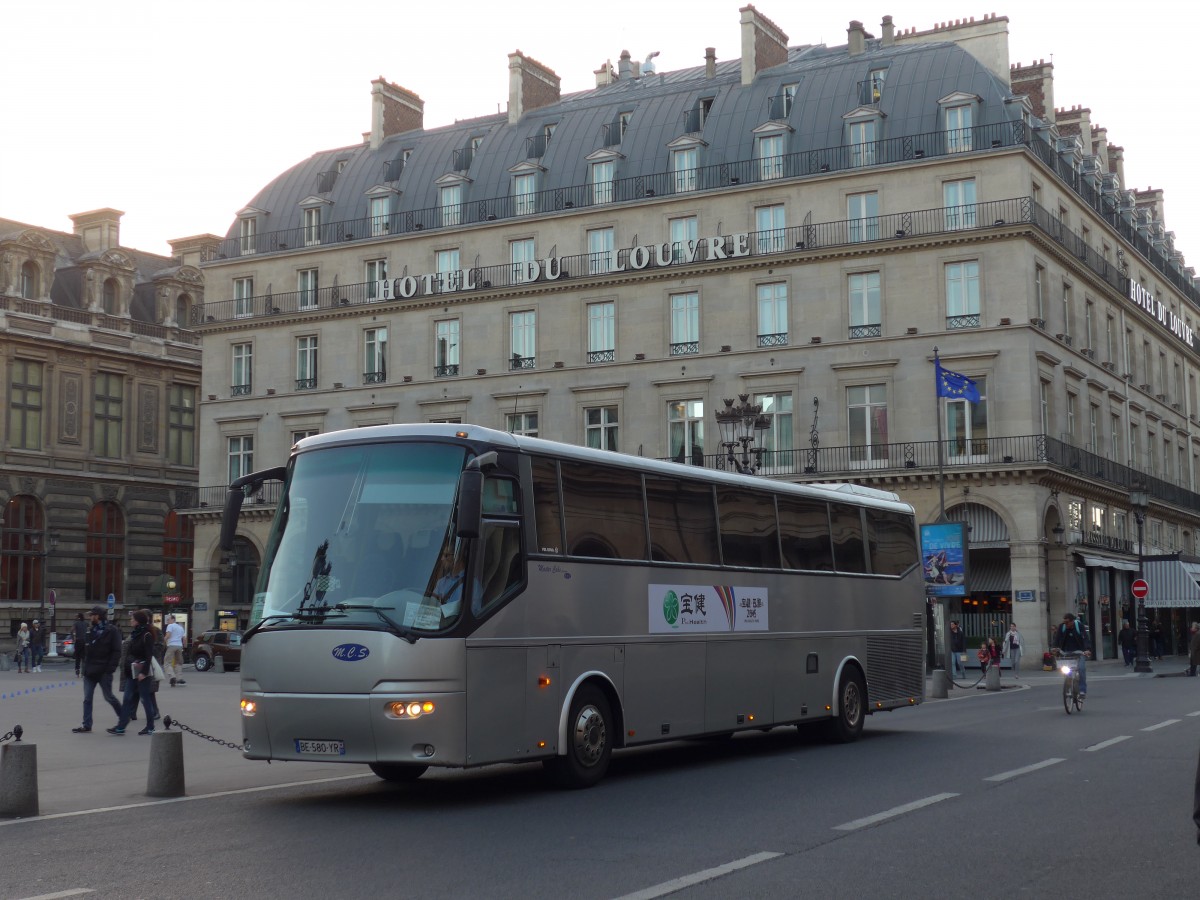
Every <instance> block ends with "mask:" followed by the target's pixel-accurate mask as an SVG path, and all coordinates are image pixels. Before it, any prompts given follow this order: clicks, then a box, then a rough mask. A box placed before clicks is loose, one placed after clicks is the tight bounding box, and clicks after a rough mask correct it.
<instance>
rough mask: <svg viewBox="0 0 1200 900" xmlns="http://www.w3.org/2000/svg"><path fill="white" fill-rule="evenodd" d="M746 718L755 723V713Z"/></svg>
mask: <svg viewBox="0 0 1200 900" xmlns="http://www.w3.org/2000/svg"><path fill="white" fill-rule="evenodd" d="M746 718H747V719H749V720H750V721H751V722H753V721H754V713H750V715H748V716H746Z"/></svg>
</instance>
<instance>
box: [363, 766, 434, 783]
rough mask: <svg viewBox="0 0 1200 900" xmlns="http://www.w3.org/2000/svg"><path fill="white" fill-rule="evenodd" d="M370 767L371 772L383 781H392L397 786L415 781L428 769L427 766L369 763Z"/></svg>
mask: <svg viewBox="0 0 1200 900" xmlns="http://www.w3.org/2000/svg"><path fill="white" fill-rule="evenodd" d="M370 766H371V771H372V772H374V773H375V774H376V775H378V776H379V777H380V778H382V779H383V780H384V781H393V782H396V783H397V784H405V783H407V782H409V781H416V780H417V779H418V778H420V777H421V776H422V775H424V774H425V770H426V769H428V768H429V766H422V765H419V764H416V763H370Z"/></svg>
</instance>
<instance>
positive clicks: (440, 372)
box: [433, 363, 458, 378]
mask: <svg viewBox="0 0 1200 900" xmlns="http://www.w3.org/2000/svg"><path fill="white" fill-rule="evenodd" d="M457 374H458V363H451V364H449V365H445V366H434V367H433V377H434V378H452V377H453V376H455V375H457Z"/></svg>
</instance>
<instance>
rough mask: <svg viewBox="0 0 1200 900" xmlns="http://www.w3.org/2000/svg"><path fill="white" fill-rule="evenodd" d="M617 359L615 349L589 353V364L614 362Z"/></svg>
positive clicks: (590, 351)
mask: <svg viewBox="0 0 1200 900" xmlns="http://www.w3.org/2000/svg"><path fill="white" fill-rule="evenodd" d="M616 358H617V351H616V350H615V349H614V350H589V351H588V362H590V363H602V362H612V361H613V360H615V359H616Z"/></svg>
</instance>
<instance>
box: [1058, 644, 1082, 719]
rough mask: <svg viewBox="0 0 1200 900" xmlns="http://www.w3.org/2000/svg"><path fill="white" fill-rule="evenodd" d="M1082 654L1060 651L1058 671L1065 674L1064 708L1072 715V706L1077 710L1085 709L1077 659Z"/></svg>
mask: <svg viewBox="0 0 1200 900" xmlns="http://www.w3.org/2000/svg"><path fill="white" fill-rule="evenodd" d="M1081 655H1082V654H1079V653H1058V654H1056V656H1057V657H1058V661H1057V665H1058V671H1059V672H1061V673H1062V675H1063V709H1065V710H1066V711H1067V715H1068V716H1069V715H1071V712H1072V710H1071V707H1072V706H1074V707H1075V711H1076V712H1082V711H1083V697H1081V696H1080V695H1079V664H1078V663H1077V662H1076V660H1078V659H1079V657H1080V656H1081Z"/></svg>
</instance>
